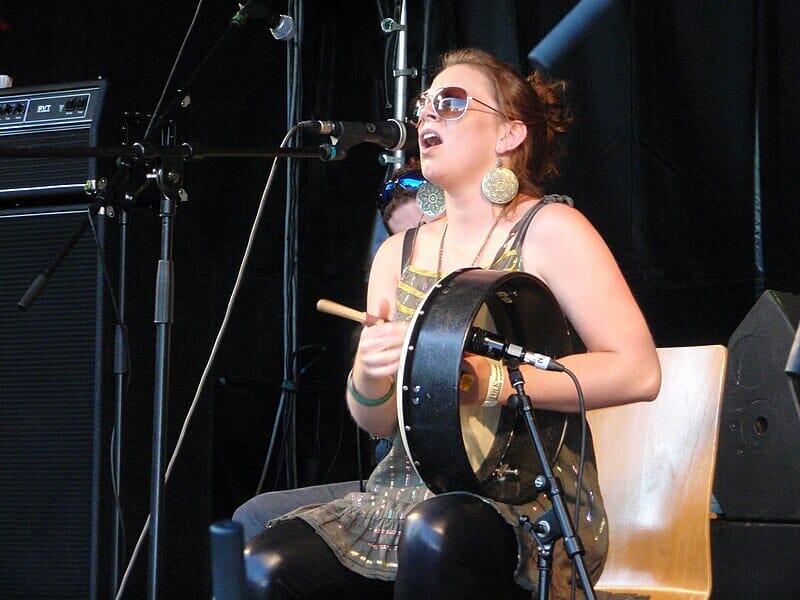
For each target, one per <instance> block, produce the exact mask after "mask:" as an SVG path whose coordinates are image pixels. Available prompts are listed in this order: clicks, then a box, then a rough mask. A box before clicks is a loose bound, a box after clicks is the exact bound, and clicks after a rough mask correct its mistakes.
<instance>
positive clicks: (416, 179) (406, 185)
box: [378, 169, 426, 212]
mask: <svg viewBox="0 0 800 600" xmlns="http://www.w3.org/2000/svg"><path fill="white" fill-rule="evenodd" d="M425 181H426V180H425V177H423V176H422V171H421V170H419V169H414V170H412V171H408V172H407V173H403V174H402V175H401V176H400V177H396V178H394V179H390V180H389V181H387V182H386V183H384V184H383V187H382V188H381V194H380V197H379V198H378V209H379V210H380V211H381V212H383V210H384V209H385V208H386V207H387V206H388V205H389V203H390V202H391V201H392V198H394V191H395V189H396V188H397V186H400V187H401V188H402V189H404V190H406V191H407V192H409V191H412V190H414V191H415V190H418V189H419V186H421V185H422V184H423V183H425Z"/></svg>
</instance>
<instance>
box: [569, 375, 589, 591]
mask: <svg viewBox="0 0 800 600" xmlns="http://www.w3.org/2000/svg"><path fill="white" fill-rule="evenodd" d="M564 373H566V374H567V375H568V376H569V378H570V379H572V383H573V384H574V385H575V390H576V391H577V393H578V406H579V413H580V419H581V451H580V455H579V457H578V478H577V479H576V480H575V488H576V493H575V511H574V514H573V515H572V525H573V527H574V528H575V532H576V534H577V532H578V525H579V521H580V514H581V493H582V488H583V465H584V463H585V462H586V439H587V437H588V436H587V428H586V400H585V398H584V396H583V388H582V387H581V384H580V381H578V378H577V377H576V376H575V373H573V372H572V371H570V370H569V369H568V368H566V367H564ZM575 575H576V573H575V563H574V562H573V563H572V577H571V580H572V589H571V594H572V598H573V600H574V599H575V597H576V594H577V583H578V582H577V578H576V576H575Z"/></svg>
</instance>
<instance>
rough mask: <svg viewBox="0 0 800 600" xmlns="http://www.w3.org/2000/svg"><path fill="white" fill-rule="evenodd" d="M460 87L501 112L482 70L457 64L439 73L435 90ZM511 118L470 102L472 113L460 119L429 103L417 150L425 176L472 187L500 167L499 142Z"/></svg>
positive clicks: (449, 185)
mask: <svg viewBox="0 0 800 600" xmlns="http://www.w3.org/2000/svg"><path fill="white" fill-rule="evenodd" d="M448 86H456V87H460V88H463V89H464V90H466V92H467V95H469V96H472V97H473V98H475V99H476V100H480V101H481V102H485V103H486V104H488V105H489V106H491V107H494V108H498V102H497V98H496V97H495V92H494V86H493V85H492V82H491V81H490V80H489V78H488V77H487V76H486V75H484V74H483V73H482V72H481V71H480V70H479V69H477V68H475V67H473V66H470V65H453V66H452V67H448V68H446V69H445V70H444V71H442V72H441V73H439V75H437V76H436V78H435V79H434V80H433V83H432V84H431V88H430V89H431V90H436V89H438V88H442V87H448ZM506 123H508V121H507V119H505V117H503V116H502V115H501V114H499V113H498V112H496V111H494V110H492V109H490V108H488V107H486V106H484V105H483V104H481V103H479V102H476V101H475V100H471V101H470V102H469V105H468V110H467V112H466V114H464V116H463V117H461V118H460V119H458V120H445V119H442V118H440V117H439V116H437V115H436V114H435V113H434V112H433V110H432V109H431V103H430V102H428V103H426V105H425V107H424V108H423V109H422V110H421V112H420V115H419V124H418V130H419V148H420V158H421V163H422V171H423V173H424V175H425V177H426V178H427V179H428V180H429V181H432V182H434V183H437V184H438V185H440V186H442V187H443V188H444V189H445V190H454V189H456V187H457V186H463V185H470V186H471V185H473V184H474V181H475V180H477V181H478V184H477V185H478V187H477V188H476V189H480V183H479V182H480V179H481V178H482V177H483V175H484V173H486V171H488V170H489V169H492V168H493V167H495V166H496V163H497V153H496V148H497V141H498V139H500V138H501V137H502V136H503V128H504V126H505V124H506Z"/></svg>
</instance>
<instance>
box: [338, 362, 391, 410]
mask: <svg viewBox="0 0 800 600" xmlns="http://www.w3.org/2000/svg"><path fill="white" fill-rule="evenodd" d="M347 391H348V392H350V395H351V396H352V397H353V398H354V399H355V401H356V402H358V403H359V404H363V405H364V406H380V405H381V404H385V403H386V401H387V400H389V398H391V397H392V394H394V379H392V386H391V387H390V388H389V391H388V392H386V393H385V394H384V395H383V396H381V397H380V398H374V399H373V398H366V397H364V396H362V395H361V394H359V393H358V390H356V386H354V385H353V371H352V370H351V371H350V372H349V373H348V374H347Z"/></svg>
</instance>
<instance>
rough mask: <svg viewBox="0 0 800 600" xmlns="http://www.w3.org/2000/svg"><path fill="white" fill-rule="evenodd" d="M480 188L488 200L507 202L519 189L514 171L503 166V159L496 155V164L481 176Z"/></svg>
mask: <svg viewBox="0 0 800 600" xmlns="http://www.w3.org/2000/svg"><path fill="white" fill-rule="evenodd" d="M481 190H483V195H484V196H486V198H487V200H489V201H490V202H492V203H494V204H508V203H509V202H511V201H512V200H513V199H514V196H516V195H517V192H518V191H519V180H518V179H517V176H516V175H515V174H514V171H512V170H511V169H506V168H505V167H504V166H503V159H502V158H500V157H498V158H497V166H496V167H495V168H494V169H492V170H491V171H489V172H487V173H486V175H484V176H483V179H482V180H481Z"/></svg>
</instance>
